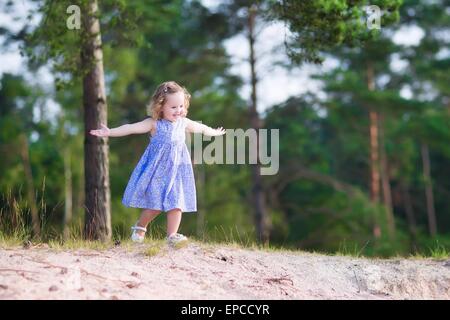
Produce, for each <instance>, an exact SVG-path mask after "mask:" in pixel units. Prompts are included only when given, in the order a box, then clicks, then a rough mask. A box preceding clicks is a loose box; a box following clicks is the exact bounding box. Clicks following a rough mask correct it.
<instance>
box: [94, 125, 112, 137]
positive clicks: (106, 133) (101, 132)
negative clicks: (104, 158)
mask: <svg viewBox="0 0 450 320" xmlns="http://www.w3.org/2000/svg"><path fill="white" fill-rule="evenodd" d="M100 127H101V129H97V130H91V131H89V133H90V134H92V135H93V136H97V137H109V133H110V132H111V130H110V129H109V128H108V127H107V126H105V125H103V124H101V125H100Z"/></svg>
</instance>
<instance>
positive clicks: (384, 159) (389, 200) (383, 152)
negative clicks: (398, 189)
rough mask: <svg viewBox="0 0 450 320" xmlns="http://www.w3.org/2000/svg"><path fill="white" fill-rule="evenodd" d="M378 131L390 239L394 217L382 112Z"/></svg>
mask: <svg viewBox="0 0 450 320" xmlns="http://www.w3.org/2000/svg"><path fill="white" fill-rule="evenodd" d="M378 120H379V133H380V156H381V170H380V172H381V184H382V186H383V202H384V207H385V212H386V221H387V226H388V234H389V237H390V238H391V239H393V238H394V236H395V218H394V211H393V208H392V193H391V184H390V182H389V165H388V161H387V156H386V149H385V145H384V141H385V135H384V114H383V113H380V116H379V119H378Z"/></svg>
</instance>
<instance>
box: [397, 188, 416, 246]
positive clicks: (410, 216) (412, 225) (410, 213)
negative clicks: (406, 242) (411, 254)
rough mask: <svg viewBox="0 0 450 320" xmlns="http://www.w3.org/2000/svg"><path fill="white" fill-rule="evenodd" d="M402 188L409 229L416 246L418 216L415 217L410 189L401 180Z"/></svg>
mask: <svg viewBox="0 0 450 320" xmlns="http://www.w3.org/2000/svg"><path fill="white" fill-rule="evenodd" d="M400 189H401V193H402V199H403V201H402V202H403V206H404V207H405V212H406V219H407V221H408V229H409V233H410V235H411V238H412V241H413V245H414V246H415V242H416V238H417V224H416V218H415V217H414V209H413V206H412V201H411V196H410V195H409V190H408V187H407V185H406V183H405V182H404V181H400Z"/></svg>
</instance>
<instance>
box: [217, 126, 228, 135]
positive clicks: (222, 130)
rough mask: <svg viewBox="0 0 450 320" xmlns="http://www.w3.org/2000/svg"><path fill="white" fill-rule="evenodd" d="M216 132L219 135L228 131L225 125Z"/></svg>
mask: <svg viewBox="0 0 450 320" xmlns="http://www.w3.org/2000/svg"><path fill="white" fill-rule="evenodd" d="M216 133H217V135H218V136H221V135H224V134H225V133H226V130H225V129H224V128H223V127H219V128H217V129H216Z"/></svg>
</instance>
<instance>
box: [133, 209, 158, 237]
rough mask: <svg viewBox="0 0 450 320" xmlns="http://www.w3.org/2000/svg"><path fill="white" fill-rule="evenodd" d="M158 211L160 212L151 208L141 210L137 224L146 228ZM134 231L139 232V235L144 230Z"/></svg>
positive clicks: (142, 233) (141, 234)
mask: <svg viewBox="0 0 450 320" xmlns="http://www.w3.org/2000/svg"><path fill="white" fill-rule="evenodd" d="M160 213H161V211H160V210H152V209H145V210H142V213H141V217H140V218H139V220H138V222H137V225H138V226H139V227H144V228H147V225H148V224H149V222H151V221H152V220H153V219H155V218H156V217H157V216H158V215H159V214H160ZM136 233H137V234H139V235H140V236H143V235H144V231H141V230H136Z"/></svg>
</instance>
